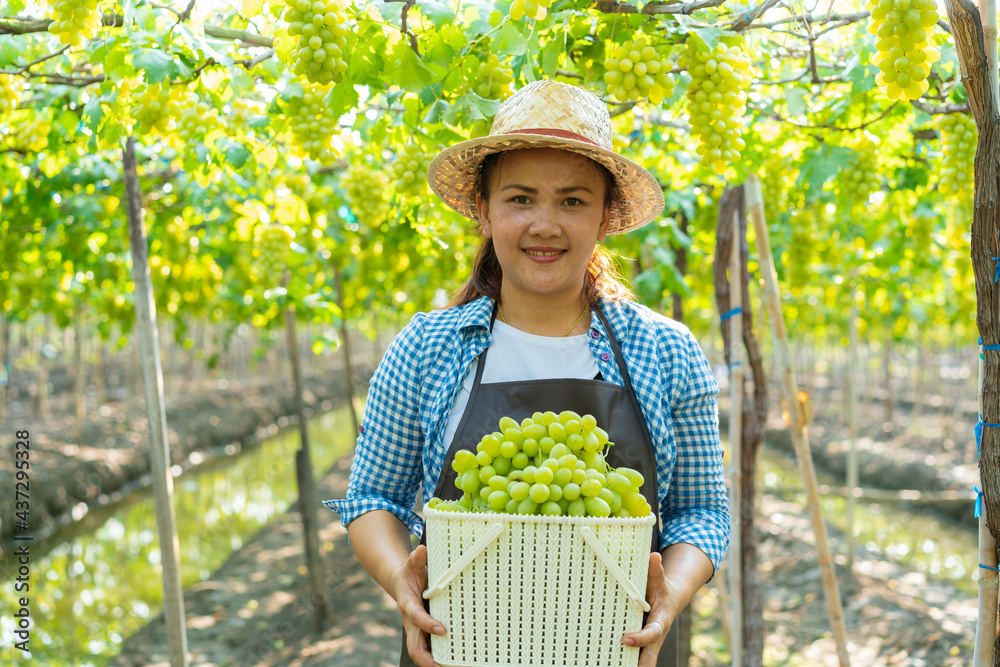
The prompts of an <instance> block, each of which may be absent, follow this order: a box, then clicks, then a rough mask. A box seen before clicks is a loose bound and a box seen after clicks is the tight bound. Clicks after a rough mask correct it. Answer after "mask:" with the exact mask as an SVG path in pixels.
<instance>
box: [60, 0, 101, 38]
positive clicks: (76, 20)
mask: <svg viewBox="0 0 1000 667" xmlns="http://www.w3.org/2000/svg"><path fill="white" fill-rule="evenodd" d="M52 12H53V15H52V19H53V20H52V23H50V24H49V32H50V33H52V34H53V35H55V36H56V37H58V38H59V41H60V42H62V43H63V44H68V45H70V46H74V47H75V46H80V44H82V43H83V40H85V39H93V38H94V37H95V36H96V35H97V31H98V30H100V28H101V20H102V15H101V9H100V7H99V6H98V0H53V2H52Z"/></svg>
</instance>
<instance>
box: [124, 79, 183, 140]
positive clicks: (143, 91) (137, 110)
mask: <svg viewBox="0 0 1000 667" xmlns="http://www.w3.org/2000/svg"><path fill="white" fill-rule="evenodd" d="M135 95H136V100H135V103H134V104H133V105H132V117H133V118H135V127H136V130H137V131H138V133H139V134H149V133H150V132H152V131H153V130H154V129H155V130H159V131H160V132H167V131H168V130H169V129H170V121H171V120H173V119H174V118H176V117H177V116H178V115H179V104H178V100H177V96H176V94H175V93H174V92H173V91H172V90H171V89H170V84H169V83H163V84H160V83H154V84H147V85H145V86H143V87H142V88H139V89H138V90H136V93H135Z"/></svg>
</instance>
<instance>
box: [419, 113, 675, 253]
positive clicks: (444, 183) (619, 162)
mask: <svg viewBox="0 0 1000 667" xmlns="http://www.w3.org/2000/svg"><path fill="white" fill-rule="evenodd" d="M520 148H560V149H563V150H568V151H572V152H574V153H579V154H581V155H585V156H586V157H589V158H591V159H592V160H594V161H595V162H599V163H600V164H602V165H604V166H605V167H607V168H608V170H609V171H610V172H611V175H612V176H613V177H614V178H615V182H616V184H617V189H618V197H616V198H615V200H614V201H612V203H611V212H610V216H609V220H608V232H607V233H608V234H623V233H625V232H629V231H632V230H633V229H637V228H639V227H642V226H643V225H645V224H648V223H650V222H652V221H653V220H656V219H657V218H658V217H659V216H660V214H661V213H663V206H664V200H663V189H662V188H661V187H660V184H659V183H658V182H657V181H656V179H655V178H654V177H653V175H652V174H651V173H649V172H648V171H647V170H646V169H644V168H643V167H641V166H639V165H638V164H636V163H635V162H633V161H632V160H629V159H628V158H625V157H622V156H621V155H618V154H617V153H614V152H612V151H609V150H605V149H603V148H601V147H599V146H594V145H593V144H589V143H587V142H584V141H576V140H574V139H564V138H561V137H551V136H545V135H539V134H524V133H517V134H499V135H494V136H486V137H480V138H477V139H469V140H468V141H463V142H460V143H457V144H455V145H454V146H450V147H448V148H446V149H445V150H443V151H441V152H440V153H439V154H438V155H437V156H436V157H435V158H434V159H433V160H432V161H431V163H430V165H429V166H428V168H427V182H428V183H429V184H430V186H431V189H432V190H433V191H434V193H435V194H436V195H437V196H438V197H440V198H441V200H442V201H444V202H445V203H446V204H448V206H450V207H451V208H453V209H455V210H456V211H458V212H459V213H461V214H462V215H464V216H465V217H467V218H470V219H472V220H475V221H476V222H478V221H479V215H478V213H477V211H476V179H477V175H478V171H479V164H480V162H482V160H483V158H485V157H486V156H487V155H489V154H491V153H500V152H503V151H509V150H517V149H520Z"/></svg>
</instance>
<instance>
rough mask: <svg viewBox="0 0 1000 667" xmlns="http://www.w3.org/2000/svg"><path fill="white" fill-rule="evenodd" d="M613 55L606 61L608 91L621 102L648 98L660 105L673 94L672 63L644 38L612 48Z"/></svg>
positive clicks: (610, 50)
mask: <svg viewBox="0 0 1000 667" xmlns="http://www.w3.org/2000/svg"><path fill="white" fill-rule="evenodd" d="M607 52H608V53H610V54H611V57H610V58H606V59H605V60H604V67H605V69H607V70H608V71H607V73H606V74H605V75H604V82H605V83H606V84H608V92H609V93H610V94H611V95H612V96H614V98H615V99H617V100H618V101H619V102H628V101H631V100H641V99H643V98H646V97H648V98H649V101H650V102H652V103H653V104H660V103H661V102H663V100H665V99H668V98H670V96H672V95H673V94H674V80H673V78H672V77H671V76H670V74H669V72H670V70H671V68H673V65H672V64H671V62H670V61H669V60H668V59H667V58H666V57H665V56H664V55H663V54H662V53H660V52H659V51H658V50H657V49H656V47H654V46H652V45H651V44H649V42H647V41H646V39H645V38H643V37H639V38H638V39H636V40H635V41H631V42H625V43H624V44H619V45H617V46H615V47H613V48H609V49H608V51H607Z"/></svg>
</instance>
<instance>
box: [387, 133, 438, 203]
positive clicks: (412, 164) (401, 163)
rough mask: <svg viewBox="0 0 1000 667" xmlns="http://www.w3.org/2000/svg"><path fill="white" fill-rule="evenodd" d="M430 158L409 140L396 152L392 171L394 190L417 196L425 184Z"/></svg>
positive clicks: (422, 190)
mask: <svg viewBox="0 0 1000 667" xmlns="http://www.w3.org/2000/svg"><path fill="white" fill-rule="evenodd" d="M430 163H431V159H430V156H428V155H427V154H426V153H424V151H423V150H422V149H421V148H420V146H418V145H417V144H416V143H414V142H409V143H407V144H406V145H405V146H403V148H402V149H401V150H400V151H399V153H397V154H396V159H395V161H394V162H393V163H392V171H393V173H394V174H395V175H396V192H398V193H400V194H402V195H405V196H410V197H419V196H420V195H421V194H422V193H423V192H424V191H425V186H426V185H427V176H426V174H427V167H428V165H430Z"/></svg>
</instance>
